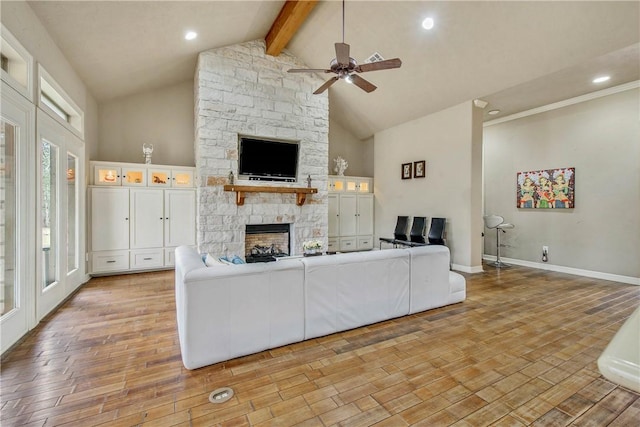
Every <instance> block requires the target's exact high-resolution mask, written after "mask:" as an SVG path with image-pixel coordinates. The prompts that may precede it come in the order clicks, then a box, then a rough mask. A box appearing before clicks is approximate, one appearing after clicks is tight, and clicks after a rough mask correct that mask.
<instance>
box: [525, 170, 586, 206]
mask: <svg viewBox="0 0 640 427" xmlns="http://www.w3.org/2000/svg"><path fill="white" fill-rule="evenodd" d="M516 181H517V182H516V207H518V208H520V209H571V208H574V207H575V186H576V169H575V168H560V169H545V170H538V171H529V172H518V173H517V177H516Z"/></svg>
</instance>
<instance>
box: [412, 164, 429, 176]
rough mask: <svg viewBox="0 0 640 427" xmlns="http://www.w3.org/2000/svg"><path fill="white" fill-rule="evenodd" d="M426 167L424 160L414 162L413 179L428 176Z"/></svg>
mask: <svg viewBox="0 0 640 427" xmlns="http://www.w3.org/2000/svg"><path fill="white" fill-rule="evenodd" d="M425 166H426V162H425V161H424V160H420V161H419V162H413V177H414V178H424V177H425V176H426V171H425Z"/></svg>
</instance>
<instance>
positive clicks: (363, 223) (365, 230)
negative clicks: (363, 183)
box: [358, 194, 373, 236]
mask: <svg viewBox="0 0 640 427" xmlns="http://www.w3.org/2000/svg"><path fill="white" fill-rule="evenodd" d="M369 234H373V194H359V195H358V235H359V236H362V235H369Z"/></svg>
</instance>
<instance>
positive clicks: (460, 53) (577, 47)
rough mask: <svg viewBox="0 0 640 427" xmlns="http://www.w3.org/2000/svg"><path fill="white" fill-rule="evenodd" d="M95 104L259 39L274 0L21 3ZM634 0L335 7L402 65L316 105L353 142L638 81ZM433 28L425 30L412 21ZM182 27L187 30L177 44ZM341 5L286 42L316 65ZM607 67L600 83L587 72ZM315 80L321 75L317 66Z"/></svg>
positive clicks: (358, 54)
mask: <svg viewBox="0 0 640 427" xmlns="http://www.w3.org/2000/svg"><path fill="white" fill-rule="evenodd" d="M29 4H30V5H31V7H32V9H33V10H34V11H35V13H36V15H37V16H38V17H39V19H40V20H41V21H42V23H43V25H44V26H45V28H47V30H48V31H49V33H50V34H51V36H52V38H53V39H54V40H55V41H56V43H57V44H58V46H59V47H60V49H61V50H62V52H63V53H64V54H65V55H66V57H67V58H68V60H69V61H70V62H71V64H72V66H73V67H74V68H75V70H76V71H77V72H78V74H79V75H80V77H81V78H82V80H83V81H84V82H85V83H86V84H87V86H88V88H89V90H90V91H91V92H92V93H93V95H94V96H95V97H96V99H97V100H98V102H99V103H101V102H106V101H109V100H111V99H114V98H118V97H122V96H126V95H130V94H134V93H138V92H143V91H148V90H153V89H156V88H160V87H163V86H167V85H170V84H174V83H178V82H182V81H185V80H188V79H191V78H193V74H194V70H195V62H196V58H197V55H198V52H201V51H204V50H207V49H211V48H215V47H221V46H226V45H230V44H235V43H241V42H245V41H249V40H255V39H262V38H264V37H265V36H266V34H267V32H268V31H269V28H270V27H271V24H272V23H273V21H274V20H275V19H276V17H277V16H278V13H279V11H280V10H281V8H282V6H283V4H284V1H194V2H190V1H140V2H121V1H104V2H101V1H79V2H70V1H56V0H52V1H29ZM639 6H640V2H637V1H629V2H619V1H603V2H595V1H548V2H544V1H514V2H510V1H469V2H464V1H433V2H432V1H366V0H349V1H347V2H346V5H345V10H346V14H345V22H346V28H345V42H346V43H348V44H350V45H351V56H352V57H354V58H355V59H356V60H357V61H358V62H363V61H364V60H365V59H366V58H368V57H369V56H370V55H371V54H373V53H374V52H378V53H379V54H380V55H382V56H383V57H384V58H385V59H389V58H395V57H399V58H401V59H402V61H403V64H402V68H400V69H397V70H387V71H378V72H371V73H367V74H363V75H362V76H363V77H365V78H366V79H367V80H369V81H371V82H372V83H374V84H375V85H377V86H378V89H377V90H376V91H375V92H372V93H369V94H367V93H365V92H363V91H361V90H360V89H358V88H357V87H355V86H353V85H349V84H346V83H345V82H342V81H341V82H338V83H336V84H335V85H333V86H332V87H331V88H330V89H329V99H330V114H331V116H332V118H333V119H335V120H337V121H339V122H340V123H341V124H342V125H343V126H345V127H347V128H348V129H350V130H351V131H352V132H353V133H354V135H356V136H357V137H359V138H367V137H369V136H371V135H373V134H374V133H375V132H377V131H380V130H382V129H386V128H389V127H391V126H395V125H397V124H400V123H403V122H406V121H408V120H411V119H415V118H418V117H421V116H424V115H427V114H430V113H433V112H436V111H439V110H442V109H444V108H447V107H450V106H453V105H456V104H459V103H461V102H464V101H468V100H471V99H476V98H482V99H484V100H487V101H489V103H490V105H489V106H488V107H487V108H486V110H487V111H488V110H490V109H500V110H501V113H500V115H499V116H496V117H500V116H503V115H508V114H512V113H515V112H518V111H523V110H526V109H530V108H534V107H537V106H540V105H545V104H548V103H550V102H556V101H559V100H561V99H566V98H569V97H573V96H578V95H582V94H585V93H588V92H592V91H595V90H598V89H601V88H604V87H608V86H614V85H618V84H622V83H626V82H630V81H635V80H638V79H639V78H640V7H639ZM427 16H431V17H433V18H434V20H435V27H434V29H432V30H430V31H426V30H424V29H423V28H422V27H421V25H420V24H421V22H422V20H423V19H424V18H425V17H427ZM186 30H194V31H197V32H198V38H197V39H196V40H193V41H186V40H184V37H183V36H184V33H185V31H186ZM339 41H342V3H341V2H339V1H320V2H318V4H317V5H316V7H315V8H314V9H313V10H312V11H311V13H310V14H309V15H308V17H307V19H306V21H305V22H304V23H303V24H302V25H301V27H300V28H299V30H298V31H297V33H295V35H294V36H293V38H292V39H291V41H290V42H289V44H288V46H287V49H288V50H289V51H290V52H291V53H293V54H294V55H296V56H297V57H299V58H300V59H301V60H303V61H304V62H305V63H306V64H308V65H309V66H310V67H311V68H327V67H328V65H329V61H330V60H331V59H332V58H334V57H335V52H334V47H333V45H334V43H335V42H339ZM599 74H609V75H611V80H610V81H609V82H607V83H605V84H604V85H601V86H595V85H594V84H593V83H592V82H591V80H592V79H593V77H595V76H596V75H599ZM323 77H327V76H325V75H323Z"/></svg>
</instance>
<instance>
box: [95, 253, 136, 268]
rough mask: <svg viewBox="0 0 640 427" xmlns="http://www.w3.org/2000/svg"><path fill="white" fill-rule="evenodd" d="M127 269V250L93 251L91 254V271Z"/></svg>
mask: <svg viewBox="0 0 640 427" xmlns="http://www.w3.org/2000/svg"><path fill="white" fill-rule="evenodd" d="M128 269H129V251H117V252H115V251H113V252H94V253H93V254H92V256H91V272H92V273H102V272H106V271H125V270H128Z"/></svg>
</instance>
